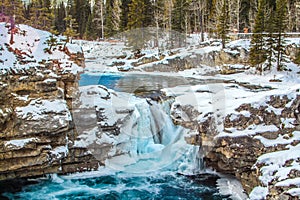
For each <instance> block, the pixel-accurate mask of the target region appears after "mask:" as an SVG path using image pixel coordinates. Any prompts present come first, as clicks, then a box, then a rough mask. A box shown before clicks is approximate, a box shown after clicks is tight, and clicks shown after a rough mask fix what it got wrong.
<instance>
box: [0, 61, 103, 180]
mask: <svg viewBox="0 0 300 200" xmlns="http://www.w3.org/2000/svg"><path fill="white" fill-rule="evenodd" d="M46 66H48V67H32V68H30V69H26V70H18V71H10V72H7V73H6V74H3V75H1V76H0V87H1V90H0V99H1V101H0V180H5V179H12V178H19V177H31V176H40V175H44V174H47V173H67V172H75V171H82V170H89V169H95V168H98V162H97V161H96V160H95V159H94V158H93V157H92V156H91V155H90V154H89V152H88V151H87V150H86V149H85V148H78V147H76V148H75V147H73V144H74V142H75V139H76V130H75V129H74V124H73V120H72V114H71V112H72V99H73V97H74V96H73V95H74V94H76V91H77V90H78V78H79V74H77V73H71V72H63V71H59V70H53V66H52V65H51V64H49V65H46Z"/></svg>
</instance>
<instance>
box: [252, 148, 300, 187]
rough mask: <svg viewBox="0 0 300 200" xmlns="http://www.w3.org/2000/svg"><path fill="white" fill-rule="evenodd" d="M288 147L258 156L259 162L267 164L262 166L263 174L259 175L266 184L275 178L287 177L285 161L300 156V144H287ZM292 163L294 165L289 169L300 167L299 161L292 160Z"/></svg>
mask: <svg viewBox="0 0 300 200" xmlns="http://www.w3.org/2000/svg"><path fill="white" fill-rule="evenodd" d="M286 148H287V150H282V151H276V152H271V153H267V154H264V155H262V156H260V157H259V158H258V160H257V163H258V164H264V165H265V166H264V167H262V168H261V172H262V176H260V177H259V179H260V181H261V182H262V183H263V184H264V185H268V183H270V181H272V180H273V179H275V178H279V180H283V179H285V178H286V171H285V170H286V169H284V168H285V163H286V162H287V161H290V160H292V161H293V160H294V161H295V160H297V159H299V158H300V144H298V145H296V146H292V145H287V146H286ZM291 165H292V166H294V167H289V168H288V170H291V169H298V167H299V164H297V162H292V164H291ZM281 170H284V172H280V171H281ZM276 172H277V173H276Z"/></svg>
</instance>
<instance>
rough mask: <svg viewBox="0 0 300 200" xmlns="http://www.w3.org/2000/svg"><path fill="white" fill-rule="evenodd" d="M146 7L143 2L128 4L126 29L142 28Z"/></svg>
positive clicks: (136, 0)
mask: <svg viewBox="0 0 300 200" xmlns="http://www.w3.org/2000/svg"><path fill="white" fill-rule="evenodd" d="M145 10H146V5H145V3H144V1H143V0H132V1H131V3H130V4H129V13H128V23H127V29H129V30H130V29H135V28H142V27H144V26H143V21H144V13H145Z"/></svg>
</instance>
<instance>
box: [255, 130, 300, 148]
mask: <svg viewBox="0 0 300 200" xmlns="http://www.w3.org/2000/svg"><path fill="white" fill-rule="evenodd" d="M268 131H269V130H268ZM286 137H288V139H286ZM254 138H255V139H258V140H260V141H261V143H263V144H264V146H265V147H271V146H277V145H279V144H281V145H283V144H291V143H292V142H293V141H299V140H300V132H299V131H295V132H293V134H292V137H289V136H287V135H285V136H283V135H279V136H278V138H276V139H274V140H271V139H266V138H264V137H262V136H258V135H256V136H254Z"/></svg>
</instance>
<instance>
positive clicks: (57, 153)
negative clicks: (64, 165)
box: [50, 146, 69, 158]
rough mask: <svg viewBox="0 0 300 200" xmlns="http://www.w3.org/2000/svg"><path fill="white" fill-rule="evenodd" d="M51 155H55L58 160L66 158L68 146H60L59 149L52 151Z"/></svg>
mask: <svg viewBox="0 0 300 200" xmlns="http://www.w3.org/2000/svg"><path fill="white" fill-rule="evenodd" d="M50 153H51V154H52V155H55V156H56V158H62V157H65V156H66V155H68V153H69V149H68V147H67V146H59V147H56V148H55V149H53V150H51V151H50Z"/></svg>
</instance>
